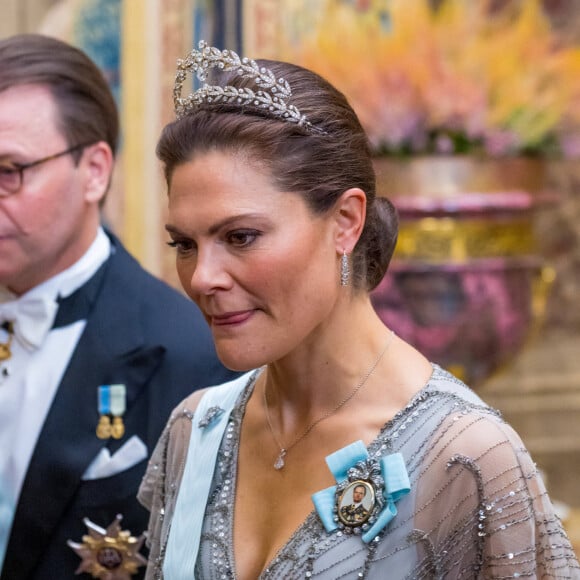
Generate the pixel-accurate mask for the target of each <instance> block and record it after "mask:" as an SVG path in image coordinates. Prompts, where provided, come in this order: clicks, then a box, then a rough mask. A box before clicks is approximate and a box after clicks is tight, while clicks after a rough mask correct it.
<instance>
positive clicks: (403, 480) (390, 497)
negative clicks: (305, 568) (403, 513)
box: [312, 441, 411, 543]
mask: <svg viewBox="0 0 580 580" xmlns="http://www.w3.org/2000/svg"><path fill="white" fill-rule="evenodd" d="M368 457H369V454H368V452H367V450H366V447H365V445H364V443H363V442H362V441H355V442H354V443H351V444H350V445H347V446H346V447H343V448H342V449H339V450H338V451H335V452H334V453H331V454H330V455H328V456H327V457H326V464H327V465H328V468H329V469H330V471H331V473H332V475H333V476H334V478H335V480H336V481H337V483H342V482H343V481H344V480H346V479H348V470H349V469H350V468H351V467H354V466H355V465H356V464H357V463H358V462H360V461H364V460H366V459H368ZM379 463H380V466H381V474H382V476H383V479H384V481H385V485H384V488H383V489H382V490H380V489H378V490H376V493H382V494H383V497H384V498H385V506H384V507H383V509H382V510H381V512H380V514H379V515H378V517H377V519H376V521H375V522H374V523H373V524H372V526H371V527H370V528H369V529H368V530H367V531H365V532H364V533H363V534H362V536H361V537H362V540H363V542H365V543H369V542H370V541H371V540H373V538H374V537H375V536H376V535H377V534H378V533H379V532H380V531H381V530H382V529H383V528H385V527H386V526H387V524H388V523H389V522H390V521H391V520H392V519H393V518H394V517H395V516H396V515H397V508H396V507H395V502H397V501H399V500H400V499H401V498H402V497H403V496H405V495H407V494H408V493H409V491H411V483H410V482H409V475H408V473H407V468H406V467H405V461H404V459H403V456H402V455H401V454H400V453H392V454H390V455H384V456H383V457H381V458H380V461H379ZM312 501H313V503H314V507H315V508H316V511H317V512H318V515H319V517H320V519H321V521H322V525H323V526H324V528H325V529H326V531H327V532H333V531H334V530H336V529H338V527H339V525H338V523H337V522H336V521H335V519H334V516H335V507H336V502H337V498H336V486H335V485H334V486H332V487H327V488H326V489H323V490H321V491H318V492H316V493H315V494H313V495H312Z"/></svg>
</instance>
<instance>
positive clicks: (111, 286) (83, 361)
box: [2, 240, 164, 578]
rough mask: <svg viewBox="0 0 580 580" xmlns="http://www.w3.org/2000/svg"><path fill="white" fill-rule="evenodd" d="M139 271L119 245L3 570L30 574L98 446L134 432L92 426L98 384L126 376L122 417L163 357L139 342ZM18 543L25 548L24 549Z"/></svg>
mask: <svg viewBox="0 0 580 580" xmlns="http://www.w3.org/2000/svg"><path fill="white" fill-rule="evenodd" d="M113 247H115V240H113ZM139 273H140V271H139V270H137V268H136V264H135V262H134V260H133V258H131V257H130V256H129V255H128V254H127V252H126V251H125V250H124V249H122V248H121V247H119V246H117V247H116V248H115V252H114V253H113V254H112V255H111V257H110V259H109V264H108V271H107V273H106V274H105V278H104V281H103V284H102V287H101V290H100V293H99V294H98V295H96V296H93V297H92V300H93V302H94V303H93V306H92V310H91V313H90V315H89V317H88V320H87V325H86V327H85V330H84V332H83V334H82V335H81V337H80V340H79V342H78V345H77V348H76V350H75V352H74V355H73V356H72V358H71V360H70V362H69V365H68V368H67V370H66V371H65V374H64V376H63V379H62V381H61V384H60V386H59V388H58V391H57V393H56V396H55V398H54V401H53V403H52V405H51V408H50V410H49V413H48V415H47V418H46V421H45V424H44V426H43V428H42V431H41V433H40V436H39V439H38V441H37V444H36V448H35V450H34V453H33V456H32V459H31V462H30V465H29V467H28V471H27V474H26V478H25V481H24V485H23V488H22V491H21V494H20V498H19V502H18V505H17V509H16V515H15V518H14V525H13V528H12V530H11V535H10V540H9V544H8V549H7V553H6V560H5V564H4V568H3V574H2V578H17V577H19V578H26V577H27V576H28V574H29V573H30V572H31V571H32V570H33V569H34V567H35V565H36V563H37V562H38V559H39V557H40V556H41V555H42V553H43V551H44V550H45V549H46V546H47V544H48V542H49V540H50V535H51V531H52V530H53V529H54V528H55V527H57V526H58V523H59V519H60V518H61V517H63V514H64V512H65V509H66V508H67V504H69V502H71V501H73V499H74V498H73V496H74V495H75V492H76V491H77V488H78V487H79V485H80V482H81V477H82V474H83V473H84V471H85V470H86V468H87V467H88V466H89V464H90V463H91V461H92V460H93V459H94V458H95V456H96V455H97V453H98V452H99V451H100V450H101V449H102V448H103V447H105V446H109V448H110V449H111V454H112V453H113V452H114V451H115V449H116V448H118V447H119V446H120V445H122V444H123V443H124V442H125V441H126V440H127V438H128V437H130V436H131V435H132V433H126V434H125V436H124V437H123V439H121V440H119V441H115V440H112V439H111V440H108V441H103V440H100V439H98V438H97V437H96V434H95V429H96V425H97V421H98V412H97V387H98V386H99V385H101V384H111V383H117V382H123V383H125V384H126V387H127V410H126V413H125V419H126V420H127V419H129V418H130V416H131V410H132V407H133V405H134V402H135V400H136V399H137V397H138V396H139V393H140V391H141V389H142V387H143V385H144V384H145V383H146V382H147V381H148V379H149V377H150V376H151V374H152V373H153V372H154V371H155V369H156V368H157V366H158V365H159V363H160V362H161V360H162V358H163V353H164V348H163V347H162V346H159V345H155V344H148V345H146V344H145V342H144V337H143V333H142V324H141V321H140V312H139V309H140V307H141V301H140V296H139V292H140V289H139V288H140V287H139V284H138V281H137V280H135V277H136V276H137V277H138V276H139ZM160 307H161V305H160ZM71 539H74V540H75V541H76V540H78V538H71ZM22 545H26V546H27V549H26V550H22V549H21V546H22ZM17 546H20V549H16V547H17ZM11 553H12V554H13V556H12V557H11Z"/></svg>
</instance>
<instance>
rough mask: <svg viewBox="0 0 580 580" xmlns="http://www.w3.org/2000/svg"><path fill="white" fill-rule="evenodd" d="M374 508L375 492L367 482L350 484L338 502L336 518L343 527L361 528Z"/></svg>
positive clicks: (359, 481) (358, 481)
mask: <svg viewBox="0 0 580 580" xmlns="http://www.w3.org/2000/svg"><path fill="white" fill-rule="evenodd" d="M374 507H375V490H374V488H373V486H372V485H371V484H370V483H368V482H367V481H362V480H357V481H353V482H352V483H350V484H349V485H348V486H347V487H346V489H345V490H344V492H343V493H342V495H341V496H340V499H339V500H338V510H337V511H338V518H339V519H340V521H341V522H342V523H343V524H344V525H345V526H351V527H354V526H361V525H362V524H364V523H365V522H366V521H367V520H368V519H369V518H370V517H371V514H372V512H373V508H374Z"/></svg>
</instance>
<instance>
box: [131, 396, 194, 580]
mask: <svg viewBox="0 0 580 580" xmlns="http://www.w3.org/2000/svg"><path fill="white" fill-rule="evenodd" d="M193 407H194V405H193V404H192V397H189V398H188V399H186V400H185V401H184V402H183V403H181V404H180V405H179V406H178V407H177V408H176V409H175V410H174V411H173V413H172V414H171V417H170V419H169V421H168V423H167V425H166V427H165V429H164V431H163V433H162V434H161V437H160V438H159V441H158V443H157V446H156V447H155V449H154V451H153V453H152V455H151V459H150V461H149V464H148V466H147V470H146V472H145V476H144V477H143V481H142V483H141V486H140V488H139V493H138V496H137V498H138V500H139V501H140V502H141V504H142V505H143V506H144V507H146V508H147V509H148V510H149V511H150V514H151V515H150V517H149V528H148V531H147V546H148V547H149V563H150V564H149V566H148V568H147V572H146V576H145V577H146V580H153V579H157V578H161V577H162V574H161V564H162V562H163V554H162V547H163V546H165V545H166V543H167V542H166V541H167V536H168V534H169V524H170V522H171V518H172V514H173V512H174V509H175V501H176V499H177V490H178V489H179V484H180V482H181V477H182V476H183V469H184V466H185V458H186V457H187V449H188V445H189V440H190V436H191V425H192V419H193V410H192V408H193Z"/></svg>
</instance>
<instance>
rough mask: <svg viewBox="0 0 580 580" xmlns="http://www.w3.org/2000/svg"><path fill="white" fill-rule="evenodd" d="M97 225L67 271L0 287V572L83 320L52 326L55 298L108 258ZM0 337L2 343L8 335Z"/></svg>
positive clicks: (104, 238) (76, 285) (75, 286)
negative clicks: (4, 350)
mask: <svg viewBox="0 0 580 580" xmlns="http://www.w3.org/2000/svg"><path fill="white" fill-rule="evenodd" d="M110 252H111V243H110V241H109V238H108V237H107V235H106V234H105V232H104V231H103V230H102V229H101V228H99V231H98V233H97V237H96V238H95V241H94V242H93V243H92V245H91V247H90V248H89V249H88V251H87V252H86V253H85V255H84V256H83V257H82V258H81V259H80V260H78V261H77V262H76V263H75V264H73V265H72V266H71V267H70V268H68V269H67V270H65V271H63V272H60V273H59V274H57V275H56V276H54V277H53V278H50V279H49V280H47V281H46V282H43V283H42V284H40V285H39V286H37V287H35V288H33V289H32V290H30V291H29V292H27V293H26V294H23V295H22V296H20V297H18V296H15V295H14V294H12V293H11V292H10V291H9V290H8V289H6V288H4V287H2V286H0V323H2V322H3V321H13V330H14V336H13V339H12V341H11V344H10V350H11V356H10V358H8V359H7V360H4V361H0V450H1V451H0V570H1V569H2V563H3V561H4V555H5V551H6V546H7V544H8V536H9V532H10V528H11V526H12V520H13V518H14V512H15V509H16V504H17V502H18V496H19V495H20V490H21V488H22V484H23V482H24V477H25V475H26V471H27V469H28V464H29V462H30V458H31V457H32V453H33V451H34V447H35V446H36V441H37V439H38V436H39V433H40V431H41V428H42V424H43V423H44V420H45V418H46V415H47V413H48V410H49V408H50V405H51V403H52V400H53V398H54V396H55V394H56V391H57V388H58V385H59V384H60V381H61V379H62V376H63V374H64V372H65V370H66V367H67V366H68V362H69V360H70V357H71V354H72V352H73V351H74V349H75V347H76V344H77V342H78V340H79V338H80V336H81V334H82V332H83V330H84V328H85V325H86V320H79V321H76V322H74V323H72V324H70V325H68V326H63V327H60V328H54V329H52V326H53V323H54V319H55V316H56V313H57V310H58V303H57V298H58V297H59V296H60V297H62V298H66V297H67V296H69V295H70V294H72V293H73V292H74V291H75V290H77V289H78V288H80V287H81V286H82V285H83V284H84V283H85V282H87V281H88V280H89V279H90V278H91V277H92V276H93V274H95V273H96V271H97V270H98V269H99V267H100V266H101V265H102V264H103V263H104V262H105V261H106V260H107V259H108V257H109V254H110ZM0 332H3V334H4V337H3V338H0V340H2V341H3V342H5V341H6V339H7V333H6V332H5V331H0Z"/></svg>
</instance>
